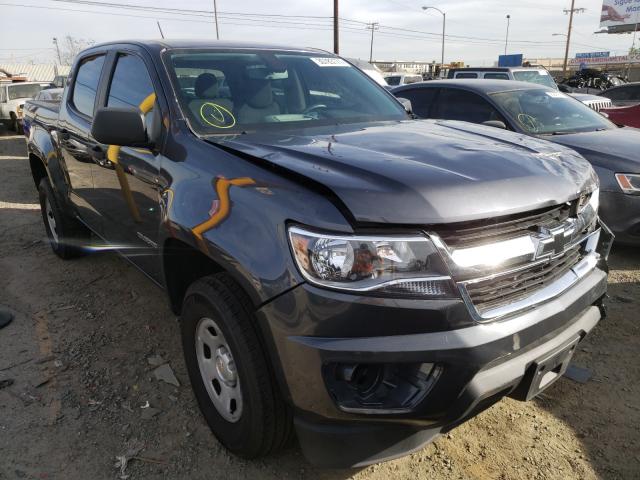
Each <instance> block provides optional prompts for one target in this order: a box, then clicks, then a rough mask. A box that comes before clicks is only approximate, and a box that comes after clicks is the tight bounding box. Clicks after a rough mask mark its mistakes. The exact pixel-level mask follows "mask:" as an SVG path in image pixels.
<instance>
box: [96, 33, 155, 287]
mask: <svg viewBox="0 0 640 480" xmlns="http://www.w3.org/2000/svg"><path fill="white" fill-rule="evenodd" d="M107 68H108V70H107V82H106V84H105V88H104V92H103V94H102V95H101V98H100V99H99V105H100V106H106V107H132V108H136V109H138V110H140V112H141V114H142V115H143V116H144V118H145V125H146V127H147V134H148V136H149V137H150V140H152V141H153V143H154V145H155V146H154V148H131V147H119V146H115V145H105V146H103V148H104V149H105V150H106V152H107V154H106V156H105V159H104V161H103V162H96V163H94V166H93V172H94V173H93V177H94V187H95V192H96V198H97V201H98V209H99V211H100V213H101V214H102V217H103V223H104V237H105V239H106V240H107V241H108V242H109V243H111V244H113V245H116V246H118V249H119V250H120V252H121V253H122V254H124V255H125V256H128V257H129V259H130V260H131V261H132V262H134V263H136V264H138V265H139V266H140V267H141V268H142V269H143V270H144V271H145V272H147V273H149V274H150V275H151V276H152V277H154V278H155V279H156V280H159V279H160V262H159V256H158V247H159V246H158V241H159V240H158V237H159V227H160V219H161V211H160V195H161V193H162V189H163V187H162V184H163V182H162V181H161V180H160V164H161V161H162V156H161V154H160V151H161V146H162V144H163V140H164V135H165V132H164V130H163V127H162V121H161V111H160V110H161V107H160V103H159V98H163V97H162V96H161V95H159V92H160V91H161V89H160V83H159V80H158V79H157V77H156V75H155V70H154V69H153V64H152V63H151V61H150V60H149V59H147V58H146V55H145V52H144V51H141V50H139V49H136V48H135V47H133V46H132V47H131V48H126V49H122V50H118V51H115V52H114V54H113V57H112V58H111V60H110V62H109V65H108V67H107ZM163 105H166V104H164V102H163ZM165 111H166V110H165Z"/></svg>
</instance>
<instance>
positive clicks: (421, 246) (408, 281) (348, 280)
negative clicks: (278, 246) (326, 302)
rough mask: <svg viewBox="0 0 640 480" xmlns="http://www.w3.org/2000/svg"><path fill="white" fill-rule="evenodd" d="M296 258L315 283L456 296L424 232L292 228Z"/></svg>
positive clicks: (358, 289)
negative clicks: (346, 232) (350, 232)
mask: <svg viewBox="0 0 640 480" xmlns="http://www.w3.org/2000/svg"><path fill="white" fill-rule="evenodd" d="M289 241H290V243H291V249H292V251H293V256H294V258H295V260H296V264H297V265H298V268H299V269H300V272H301V273H302V275H303V276H304V277H305V279H307V280H308V281H309V282H310V283H313V284H315V285H319V286H322V287H329V288H334V289H338V290H349V291H355V292H375V293H381V294H387V295H394V296H412V297H455V296H456V295H455V293H454V292H455V288H454V286H453V284H452V281H451V277H449V276H448V275H447V274H446V271H447V270H446V268H445V265H444V262H443V261H442V259H441V257H440V255H439V253H438V252H437V250H436V248H435V247H434V245H433V243H431V241H430V240H429V239H427V238H426V237H423V236H418V235H416V236H411V237H407V236H397V235H396V236H394V235H390V236H362V235H333V234H323V233H316V232H310V231H307V230H303V229H302V228H299V227H290V228H289Z"/></svg>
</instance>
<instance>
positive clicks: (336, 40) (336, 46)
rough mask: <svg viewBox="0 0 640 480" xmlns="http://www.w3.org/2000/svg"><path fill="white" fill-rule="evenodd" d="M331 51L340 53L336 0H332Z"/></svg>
mask: <svg viewBox="0 0 640 480" xmlns="http://www.w3.org/2000/svg"><path fill="white" fill-rule="evenodd" d="M333 53H335V54H336V55H339V54H340V35H339V31H338V0H333Z"/></svg>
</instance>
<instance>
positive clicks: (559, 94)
mask: <svg viewBox="0 0 640 480" xmlns="http://www.w3.org/2000/svg"><path fill="white" fill-rule="evenodd" d="M547 95H549V96H550V97H551V98H567V96H566V95H565V94H564V93H562V92H547Z"/></svg>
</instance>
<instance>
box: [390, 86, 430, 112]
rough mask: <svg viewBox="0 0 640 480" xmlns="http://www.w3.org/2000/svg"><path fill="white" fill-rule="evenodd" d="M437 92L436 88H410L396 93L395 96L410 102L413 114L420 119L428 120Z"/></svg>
mask: <svg viewBox="0 0 640 480" xmlns="http://www.w3.org/2000/svg"><path fill="white" fill-rule="evenodd" d="M437 91H438V89H437V88H412V89H410V90H403V91H402V92H398V93H397V96H398V97H399V98H406V99H407V100H409V101H410V102H411V108H412V109H413V113H415V114H416V115H418V116H419V117H422V118H429V111H430V110H431V105H432V104H433V100H434V99H435V97H436V92H437Z"/></svg>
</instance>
